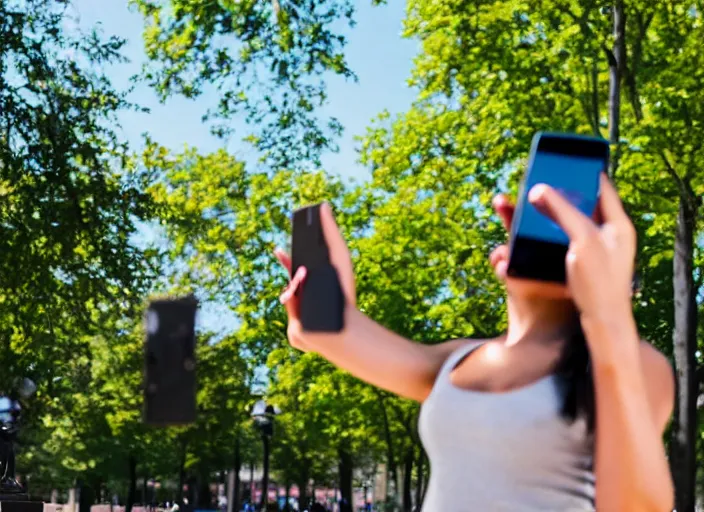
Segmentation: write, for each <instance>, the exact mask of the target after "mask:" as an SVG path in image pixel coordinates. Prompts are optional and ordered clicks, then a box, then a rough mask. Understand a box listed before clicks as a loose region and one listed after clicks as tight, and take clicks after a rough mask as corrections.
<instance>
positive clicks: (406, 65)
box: [72, 0, 417, 179]
mask: <svg viewBox="0 0 704 512" xmlns="http://www.w3.org/2000/svg"><path fill="white" fill-rule="evenodd" d="M358 4H359V5H358V10H357V14H356V21H357V25H356V26H355V27H354V28H352V29H349V31H348V32H347V35H348V46H347V49H346V55H347V58H348V61H349V64H350V66H351V68H352V69H353V70H354V71H355V73H356V74H357V76H358V78H359V81H358V82H356V83H355V82H353V81H346V80H344V79H341V78H337V77H333V79H332V80H331V81H330V82H329V91H328V92H329V103H328V104H327V105H326V106H325V107H324V108H323V110H322V111H321V114H323V115H326V116H335V117H337V118H338V119H339V120H340V121H341V123H342V125H343V126H344V127H345V133H344V135H343V137H342V139H341V140H340V141H339V145H340V151H339V153H336V154H332V153H330V154H326V155H324V157H323V167H324V168H325V169H326V170H328V171H329V172H332V173H335V174H339V175H342V176H345V177H354V178H358V179H364V178H366V177H368V172H367V170H365V169H364V168H363V167H362V166H360V165H359V164H358V163H357V153H356V150H355V148H356V144H355V141H354V137H355V136H356V135H362V134H364V133H365V129H366V127H367V126H368V125H369V123H370V121H371V120H372V119H373V118H374V117H376V116H377V115H378V114H379V113H381V112H382V111H383V110H385V109H386V110H389V111H390V112H391V113H392V114H395V113H400V112H404V111H405V110H407V109H408V107H409V106H410V104H411V102H412V100H413V99H414V92H413V90H412V89H410V88H409V87H407V85H406V81H407V79H408V77H409V76H410V71H411V66H412V59H413V57H414V55H415V53H416V49H417V43H416V42H415V41H409V40H404V39H402V38H401V35H400V34H401V30H402V20H403V17H404V8H405V2H401V1H398V0H397V1H392V2H389V5H386V6H381V7H372V6H371V0H365V1H363V2H358ZM72 10H73V12H72V15H73V16H74V17H76V19H77V21H78V24H79V26H81V28H90V27H93V26H96V25H98V24H99V25H100V26H101V28H102V31H103V33H104V35H106V36H109V35H117V36H119V37H121V38H124V39H125V40H126V41H127V44H126V46H125V48H124V54H125V56H126V57H127V58H128V59H129V61H130V62H129V63H127V64H118V65H115V66H113V67H112V68H110V69H109V70H108V75H109V77H110V78H111V79H112V81H113V83H114V85H115V86H117V87H118V88H126V87H128V86H129V85H130V83H129V77H131V76H133V75H135V74H136V73H138V72H139V70H140V68H141V66H142V64H143V63H144V62H145V60H146V57H145V54H144V50H143V44H142V28H143V21H142V17H141V16H140V14H139V13H138V12H136V10H135V9H134V8H128V0H74V1H73V9H72ZM130 99H131V100H132V101H134V102H136V103H137V104H139V105H141V106H144V107H148V108H149V109H150V113H149V114H140V113H132V112H129V113H127V112H126V113H124V114H123V115H122V116H121V120H120V122H121V125H122V132H123V135H124V136H125V137H126V138H127V140H129V141H130V142H131V143H132V144H133V146H134V147H139V145H140V142H141V140H142V138H141V136H142V134H143V133H145V132H148V133H149V134H150V135H151V137H152V138H153V139H154V140H155V141H157V142H158V143H160V144H163V145H164V146H166V147H168V148H170V149H173V150H176V151H178V150H181V149H183V148H184V146H185V145H190V146H195V147H197V148H198V149H199V150H200V151H202V152H210V151H213V150H216V149H219V148H221V147H224V146H225V145H224V143H223V142H222V141H220V140H218V139H217V138H215V137H214V136H212V135H211V134H210V132H209V129H208V126H206V125H204V124H203V123H202V122H201V117H202V116H203V114H205V112H206V111H207V110H208V108H209V107H211V106H214V105H215V104H216V103H217V96H216V93H215V92H214V91H207V92H206V93H205V94H204V95H202V96H200V97H199V98H197V99H196V100H187V99H184V98H181V97H174V98H170V99H168V100H167V101H166V103H164V104H160V102H159V100H158V98H157V96H156V94H155V93H154V92H153V90H152V89H151V88H150V87H149V86H148V85H147V84H139V85H138V86H137V87H136V89H135V91H134V93H133V95H132V96H131V98H130ZM242 147H244V146H242ZM229 149H231V150H234V151H238V150H240V149H241V148H237V147H234V148H233V147H232V146H230V147H229Z"/></svg>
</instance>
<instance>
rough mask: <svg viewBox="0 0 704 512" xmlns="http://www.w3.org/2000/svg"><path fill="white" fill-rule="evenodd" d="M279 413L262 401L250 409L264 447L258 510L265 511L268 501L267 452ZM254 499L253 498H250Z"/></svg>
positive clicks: (276, 409)
mask: <svg viewBox="0 0 704 512" xmlns="http://www.w3.org/2000/svg"><path fill="white" fill-rule="evenodd" d="M279 412H280V411H279V410H278V408H275V407H274V406H273V405H271V404H267V403H266V402H265V401H264V400H259V401H258V402H257V403H255V404H254V407H253V408H252V418H254V422H255V424H256V425H257V427H258V428H259V432H260V433H261V435H262V444H263V446H264V467H263V470H262V496H261V500H260V502H259V509H260V510H266V506H267V504H268V501H269V452H270V447H271V446H270V445H271V437H272V436H273V435H274V416H275V415H276V414H278V413H279ZM252 498H254V496H252Z"/></svg>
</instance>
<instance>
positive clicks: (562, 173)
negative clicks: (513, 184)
mask: <svg viewBox="0 0 704 512" xmlns="http://www.w3.org/2000/svg"><path fill="white" fill-rule="evenodd" d="M608 165H609V145H608V143H607V142H606V141H605V140H603V139H599V138H595V137H583V136H579V135H571V134H559V133H538V134H536V136H535V137H534V138H533V144H532V147H531V152H530V157H529V161H528V169H527V172H526V175H525V177H524V179H523V182H522V184H521V189H520V191H519V196H518V203H517V205H516V212H515V214H514V217H513V222H512V225H511V234H510V237H509V263H508V275H509V276H510V277H516V278H525V279H536V280H540V281H551V282H558V283H564V282H565V281H566V270H565V256H566V255H567V247H568V245H569V239H568V238H567V235H566V234H565V232H564V231H563V230H562V228H561V227H560V226H558V225H557V224H556V223H555V222H553V221H552V220H551V219H550V218H549V217H547V216H545V215H543V214H542V213H540V212H539V211H538V210H537V209H536V208H535V207H534V206H533V205H532V204H531V203H530V202H529V201H528V199H527V195H528V192H529V191H530V189H531V188H532V187H533V186H534V185H537V184H539V183H545V184H547V185H550V186H551V187H553V188H555V189H556V190H557V191H559V192H561V193H562V194H563V195H564V196H565V197H566V198H567V199H568V200H569V201H570V202H571V203H572V204H573V205H575V206H576V207H577V208H579V210H581V211H582V213H584V214H585V215H587V216H589V217H591V216H592V215H594V211H595V210H596V206H597V202H598V198H599V180H600V175H601V173H602V172H605V171H606V169H607V167H608Z"/></svg>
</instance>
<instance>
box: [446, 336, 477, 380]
mask: <svg viewBox="0 0 704 512" xmlns="http://www.w3.org/2000/svg"><path fill="white" fill-rule="evenodd" d="M484 343H486V341H483V340H467V343H466V344H464V345H462V346H461V347H459V348H457V349H456V350H455V351H454V352H452V353H451V354H450V355H449V356H448V357H447V359H445V362H444V363H443V365H442V368H441V369H440V373H439V374H438V377H437V380H438V381H440V379H441V378H445V377H447V376H448V375H449V374H450V373H452V370H454V369H455V367H456V366H457V365H458V364H459V363H460V362H461V361H462V360H463V359H464V358H466V357H467V356H469V354H471V353H472V352H474V351H475V350H476V349H478V348H479V347H481V346H482V345H484Z"/></svg>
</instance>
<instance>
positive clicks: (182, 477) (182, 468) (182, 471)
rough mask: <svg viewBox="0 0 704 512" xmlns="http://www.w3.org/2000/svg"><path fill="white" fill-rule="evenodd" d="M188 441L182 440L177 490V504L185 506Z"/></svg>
mask: <svg viewBox="0 0 704 512" xmlns="http://www.w3.org/2000/svg"><path fill="white" fill-rule="evenodd" d="M187 448H188V441H187V440H186V438H185V437H183V438H182V439H181V453H180V457H179V461H178V489H176V503H178V504H179V506H183V486H184V485H186V449H187Z"/></svg>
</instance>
